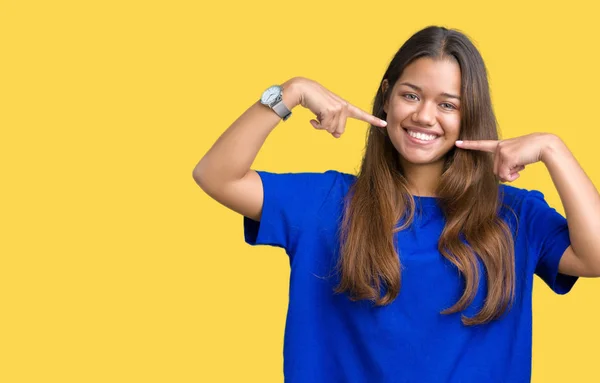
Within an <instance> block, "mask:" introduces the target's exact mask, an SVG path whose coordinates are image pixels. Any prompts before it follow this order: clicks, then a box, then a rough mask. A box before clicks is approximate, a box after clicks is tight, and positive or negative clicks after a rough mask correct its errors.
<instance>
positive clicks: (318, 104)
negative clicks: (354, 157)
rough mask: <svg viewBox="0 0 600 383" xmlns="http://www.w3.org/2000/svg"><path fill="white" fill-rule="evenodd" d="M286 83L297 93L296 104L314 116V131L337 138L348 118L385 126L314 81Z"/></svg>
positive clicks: (311, 121) (301, 78)
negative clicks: (321, 131)
mask: <svg viewBox="0 0 600 383" xmlns="http://www.w3.org/2000/svg"><path fill="white" fill-rule="evenodd" d="M288 83H291V84H293V85H292V86H293V87H294V90H296V91H297V94H298V98H297V99H296V101H297V103H298V104H299V105H302V106H303V107H305V108H307V109H310V111H311V112H313V113H314V114H315V116H316V119H312V120H310V123H311V125H312V126H313V127H314V128H315V129H319V130H326V131H328V132H329V133H331V134H332V135H333V136H334V137H335V138H339V137H340V136H341V135H342V134H343V133H344V130H345V128H346V119H347V118H348V117H351V118H355V119H358V120H361V121H365V122H368V123H370V124H371V125H375V126H380V127H385V126H386V125H387V122H386V121H384V120H381V119H379V118H377V117H375V116H373V115H371V114H369V113H367V112H365V111H364V110H362V109H360V108H358V107H356V106H354V105H352V104H350V103H349V102H348V101H346V100H344V99H343V98H341V97H339V96H338V95H336V94H335V93H333V92H331V91H329V90H327V89H326V88H325V87H323V86H322V85H321V84H319V83H317V82H316V81H313V80H310V79H307V78H304V77H294V78H293V79H291V80H289V81H288ZM294 104H296V103H294ZM294 106H295V105H294ZM292 107H293V106H292Z"/></svg>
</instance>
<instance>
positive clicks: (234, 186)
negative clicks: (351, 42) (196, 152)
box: [193, 77, 385, 221]
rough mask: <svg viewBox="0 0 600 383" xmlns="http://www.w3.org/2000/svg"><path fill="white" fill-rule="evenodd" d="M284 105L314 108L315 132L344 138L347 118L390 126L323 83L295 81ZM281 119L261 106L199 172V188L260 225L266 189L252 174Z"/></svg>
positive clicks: (225, 137) (223, 139) (237, 124)
mask: <svg viewBox="0 0 600 383" xmlns="http://www.w3.org/2000/svg"><path fill="white" fill-rule="evenodd" d="M281 87H282V88H283V102H284V103H285V105H286V106H287V107H288V109H290V110H292V109H293V108H294V107H296V106H297V105H302V106H304V107H306V108H308V109H310V110H311V111H312V112H313V113H315V115H316V116H317V119H313V120H311V121H310V122H311V124H312V125H313V127H314V128H315V129H322V130H326V131H328V132H329V133H331V134H332V135H333V136H334V137H336V138H338V137H340V136H341V134H342V133H343V132H344V129H345V124H346V119H347V117H352V118H358V119H360V120H363V121H366V122H369V123H371V124H373V125H378V126H385V122H384V121H382V120H380V119H378V118H376V117H374V116H372V115H370V114H369V113H367V112H364V111H362V110H360V109H358V108H357V107H355V106H353V105H351V104H349V103H348V102H346V101H345V100H343V99H342V98H340V97H339V96H337V95H335V94H333V93H331V92H330V91H328V90H327V89H325V88H324V87H322V86H321V85H319V84H318V83H316V82H314V81H311V80H309V79H306V78H302V77H294V78H292V79H290V80H288V81H286V82H285V83H283V84H282V85H281ZM280 121H281V118H280V117H279V116H278V115H277V114H276V113H275V112H274V111H273V110H271V109H270V108H268V107H267V106H264V105H262V104H261V103H260V101H257V102H256V103H254V104H253V105H252V106H250V108H248V109H247V110H246V111H245V112H244V113H243V114H242V115H241V116H240V117H239V118H238V119H237V120H235V121H234V123H233V124H232V125H231V126H230V127H229V128H228V129H227V130H226V131H225V132H224V133H223V134H222V135H221V136H220V137H219V138H218V139H217V141H216V142H215V143H214V144H213V146H212V147H211V148H210V149H209V151H208V152H207V153H206V154H205V155H204V156H203V157H202V159H201V160H200V162H198V164H197V165H196V167H195V168H194V171H193V177H194V180H195V181H196V183H197V184H198V185H199V186H200V188H202V190H204V191H205V192H206V194H208V195H209V196H210V197H212V198H213V199H215V200H216V201H217V202H219V203H221V204H222V205H224V206H226V207H228V208H230V209H232V210H233V211H236V212H238V213H240V214H242V215H244V216H246V217H248V218H251V219H253V220H255V221H259V220H260V216H261V213H262V206H263V186H262V181H261V179H260V176H259V175H258V173H256V172H255V171H254V170H252V169H250V166H252V163H253V162H254V159H255V158H256V156H257V154H258V151H259V150H260V148H261V147H262V145H263V144H264V142H265V141H266V139H267V136H268V135H269V134H270V133H271V132H272V131H273V129H275V127H276V126H277V124H278V123H279V122H280Z"/></svg>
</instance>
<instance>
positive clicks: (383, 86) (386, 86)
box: [381, 78, 390, 114]
mask: <svg viewBox="0 0 600 383" xmlns="http://www.w3.org/2000/svg"><path fill="white" fill-rule="evenodd" d="M389 87H390V83H389V81H388V80H387V78H386V79H383V81H382V82H381V91H382V92H383V99H384V102H383V111H384V112H385V113H386V114H387V112H388V111H387V110H388V97H386V95H387V92H388V90H389Z"/></svg>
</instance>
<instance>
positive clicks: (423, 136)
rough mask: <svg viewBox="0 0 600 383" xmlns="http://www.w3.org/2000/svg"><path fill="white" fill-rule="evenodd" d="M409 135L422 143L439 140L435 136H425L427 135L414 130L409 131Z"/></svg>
mask: <svg viewBox="0 0 600 383" xmlns="http://www.w3.org/2000/svg"><path fill="white" fill-rule="evenodd" d="M408 135H409V136H411V137H414V138H418V139H419V140H422V141H431V140H435V139H436V138H437V136H435V135H433V134H425V133H418V132H413V131H412V130H409V131H408Z"/></svg>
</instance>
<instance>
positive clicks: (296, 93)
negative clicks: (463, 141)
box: [281, 77, 302, 110]
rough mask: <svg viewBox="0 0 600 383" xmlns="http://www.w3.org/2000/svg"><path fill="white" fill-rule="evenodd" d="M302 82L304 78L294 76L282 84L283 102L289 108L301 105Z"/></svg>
mask: <svg viewBox="0 0 600 383" xmlns="http://www.w3.org/2000/svg"><path fill="white" fill-rule="evenodd" d="M301 82H302V78H300V77H294V78H291V79H289V80H287V81H286V82H284V83H283V84H281V88H282V92H283V103H284V104H285V106H287V107H288V109H289V110H292V109H293V108H294V107H296V106H298V105H300V103H301V101H302V91H301V89H300V88H301Z"/></svg>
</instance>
